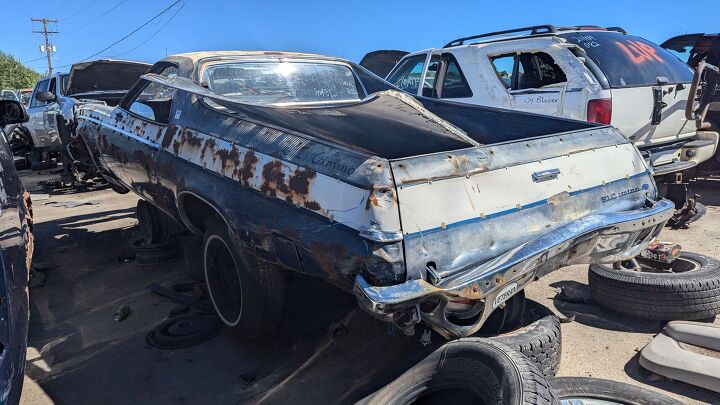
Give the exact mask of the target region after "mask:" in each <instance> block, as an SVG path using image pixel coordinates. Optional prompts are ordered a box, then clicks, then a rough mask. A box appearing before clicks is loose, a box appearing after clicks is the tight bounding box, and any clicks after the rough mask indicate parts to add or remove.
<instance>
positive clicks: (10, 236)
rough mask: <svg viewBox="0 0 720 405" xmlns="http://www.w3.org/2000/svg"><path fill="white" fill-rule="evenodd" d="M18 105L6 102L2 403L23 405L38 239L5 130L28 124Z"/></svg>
mask: <svg viewBox="0 0 720 405" xmlns="http://www.w3.org/2000/svg"><path fill="white" fill-rule="evenodd" d="M27 119H28V117H27V113H26V112H25V110H24V109H23V108H22V105H21V104H20V102H18V101H7V100H2V101H0V133H1V134H3V136H2V137H1V138H0V169H1V170H0V172H2V176H1V177H0V180H1V181H0V212H2V214H1V215H0V236H1V237H0V266H2V278H1V279H0V403H2V404H17V403H18V401H19V399H20V392H21V389H22V384H23V376H24V375H25V349H26V346H27V331H28V316H29V314H30V311H29V308H28V290H27V283H28V271H29V269H30V260H31V258H32V249H33V240H32V234H31V233H30V231H31V227H32V216H31V211H30V207H29V206H28V203H29V198H28V196H27V195H26V193H24V189H23V187H22V184H21V183H20V179H19V178H18V175H17V172H16V171H15V164H14V162H13V156H12V153H11V152H10V147H9V146H8V144H7V142H6V141H5V137H4V132H3V129H2V128H3V127H4V126H5V125H10V124H17V123H20V122H23V121H27Z"/></svg>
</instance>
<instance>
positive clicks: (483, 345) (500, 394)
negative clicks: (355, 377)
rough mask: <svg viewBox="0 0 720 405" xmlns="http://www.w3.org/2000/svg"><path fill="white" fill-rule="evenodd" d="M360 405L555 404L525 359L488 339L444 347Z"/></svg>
mask: <svg viewBox="0 0 720 405" xmlns="http://www.w3.org/2000/svg"><path fill="white" fill-rule="evenodd" d="M359 403H360V404H380V405H382V404H392V405H400V404H435V403H437V404H443V403H454V404H464V403H468V404H470V403H471V404H487V405H491V404H493V405H494V404H503V405H506V404H507V405H509V404H513V405H525V404H527V405H530V404H532V405H544V404H557V403H558V401H557V400H556V399H555V396H554V394H553V393H552V391H551V390H550V387H549V383H548V380H547V379H546V378H545V376H544V375H543V374H542V373H541V372H540V371H539V370H538V369H537V368H536V367H535V365H534V364H532V363H531V362H530V361H529V360H528V359H527V358H526V357H525V356H523V355H522V354H520V353H519V352H517V351H515V350H513V349H511V348H510V347H508V346H506V345H504V344H502V343H500V342H498V341H495V340H492V339H482V338H466V339H459V340H455V341H452V342H449V343H446V344H445V345H443V346H442V347H440V348H439V349H437V350H436V351H434V352H433V353H432V354H430V355H429V356H428V357H426V358H425V359H423V360H421V361H420V362H419V363H418V364H416V365H415V366H413V367H412V368H411V369H410V370H408V371H406V372H405V373H404V374H403V375H401V376H400V377H398V378H397V379H395V380H394V381H393V382H391V383H390V384H388V385H387V386H385V387H383V388H382V389H380V390H379V391H377V392H375V393H374V394H372V395H370V396H369V397H367V398H364V399H363V400H361V401H360V402H359Z"/></svg>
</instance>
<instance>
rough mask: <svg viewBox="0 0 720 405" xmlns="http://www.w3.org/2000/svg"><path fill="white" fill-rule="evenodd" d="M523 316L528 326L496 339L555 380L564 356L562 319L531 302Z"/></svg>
mask: <svg viewBox="0 0 720 405" xmlns="http://www.w3.org/2000/svg"><path fill="white" fill-rule="evenodd" d="M524 316H525V321H524V324H525V325H526V326H524V327H521V328H519V329H516V330H514V331H512V332H508V333H504V334H502V335H499V336H496V337H494V339H496V340H498V341H500V342H502V343H504V344H506V345H508V346H510V347H512V348H513V349H515V350H517V351H519V352H520V353H522V354H524V355H525V357H527V358H528V359H530V361H532V362H533V363H534V364H535V366H536V367H537V368H538V369H539V370H540V371H541V372H542V373H543V375H545V377H547V378H551V377H554V376H555V374H557V372H558V370H559V369H560V360H561V357H562V331H561V329H560V318H558V317H557V316H555V314H553V312H552V311H550V309H548V308H547V307H545V306H543V305H541V304H539V303H537V302H534V301H528V303H527V309H526V311H525V314H524Z"/></svg>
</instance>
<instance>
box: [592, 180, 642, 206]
mask: <svg viewBox="0 0 720 405" xmlns="http://www.w3.org/2000/svg"><path fill="white" fill-rule="evenodd" d="M648 188H650V186H649V185H648V184H647V183H644V184H643V185H642V186H640V187H634V188H629V189H627V190H623V191H621V192H619V193H612V194H608V195H604V196H602V198H601V200H602V202H608V201H612V200H615V199H618V198H620V197H625V196H626V195H630V194H635V193H637V192H640V191H643V190H647V189H648Z"/></svg>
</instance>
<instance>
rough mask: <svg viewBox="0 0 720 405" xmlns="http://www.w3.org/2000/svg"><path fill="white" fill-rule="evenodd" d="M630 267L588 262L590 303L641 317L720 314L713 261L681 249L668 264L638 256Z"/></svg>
mask: <svg viewBox="0 0 720 405" xmlns="http://www.w3.org/2000/svg"><path fill="white" fill-rule="evenodd" d="M636 265H637V266H638V267H637V268H636V267H635V266H636ZM636 265H633V266H628V265H627V264H625V263H620V266H619V268H614V267H612V266H608V265H602V264H591V265H590V272H589V275H588V279H589V282H590V289H591V292H592V296H593V299H594V300H595V302H597V303H598V304H600V305H602V306H603V307H605V308H608V309H612V310H613V311H617V312H619V313H623V314H627V315H631V316H636V317H638V318H644V319H659V320H695V319H705V318H709V317H714V316H715V315H717V314H718V313H720V261H718V260H717V259H715V258H713V257H710V256H705V255H701V254H697V253H690V252H682V253H680V256H679V257H678V258H677V259H675V260H674V261H672V262H671V263H661V262H658V261H650V260H640V259H639V260H638V262H637V263H636Z"/></svg>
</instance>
